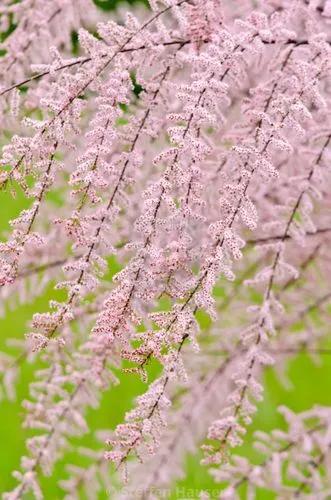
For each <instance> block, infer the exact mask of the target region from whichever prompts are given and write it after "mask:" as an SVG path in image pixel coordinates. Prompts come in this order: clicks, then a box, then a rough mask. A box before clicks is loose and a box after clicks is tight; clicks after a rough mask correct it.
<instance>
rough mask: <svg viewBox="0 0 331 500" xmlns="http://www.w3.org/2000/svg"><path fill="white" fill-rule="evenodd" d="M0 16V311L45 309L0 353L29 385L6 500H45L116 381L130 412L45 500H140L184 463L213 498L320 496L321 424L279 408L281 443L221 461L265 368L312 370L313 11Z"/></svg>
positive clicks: (330, 72) (263, 443)
mask: <svg viewBox="0 0 331 500" xmlns="http://www.w3.org/2000/svg"><path fill="white" fill-rule="evenodd" d="M2 3H3V5H2V6H0V28H1V31H2V32H6V31H7V30H8V29H9V27H10V26H11V23H13V22H14V23H15V29H13V30H9V31H10V33H9V34H8V36H6V37H4V42H3V43H2V49H3V51H4V55H3V56H2V57H1V58H0V70H1V73H2V76H1V81H0V83H1V87H0V103H1V104H0V111H1V114H2V117H1V134H2V141H1V144H2V149H1V157H0V165H1V170H0V184H1V187H2V188H3V189H7V190H11V191H12V192H13V194H15V193H16V192H17V191H20V192H23V194H24V196H25V200H26V207H25V209H24V210H23V211H22V212H21V213H20V214H18V215H17V217H16V218H15V219H13V220H11V221H10V228H11V229H10V231H9V232H8V234H6V238H5V239H4V238H3V239H2V241H1V242H0V287H1V288H0V293H1V299H2V302H3V304H5V306H4V311H7V309H8V308H7V306H6V304H9V305H10V307H11V309H12V308H13V307H14V306H15V305H17V304H18V303H21V302H31V301H33V299H34V298H36V297H37V296H39V295H41V294H43V292H44V291H45V289H46V288H47V287H49V284H50V283H55V285H54V286H55V289H56V290H59V291H60V292H57V294H56V297H62V299H56V300H55V299H52V300H51V301H50V303H49V309H48V310H47V311H46V312H39V311H38V310H36V311H35V314H34V315H33V317H32V318H31V322H30V323H29V329H28V330H27V332H26V339H25V342H24V343H22V344H21V345H20V347H19V348H20V349H21V350H20V352H18V353H17V354H16V357H15V354H14V355H13V356H11V355H9V354H8V353H2V354H1V355H0V368H1V373H2V375H1V383H2V386H3V389H4V394H5V395H7V396H9V397H14V385H15V381H16V380H17V379H19V376H20V374H19V367H20V365H21V363H22V362H25V361H28V362H31V363H36V362H37V361H38V362H39V363H40V360H42V362H43V367H44V368H43V369H42V370H40V369H38V370H36V373H35V380H34V381H33V382H32V383H31V385H30V399H29V400H26V401H24V402H23V406H24V411H25V416H24V427H26V428H29V429H34V430H35V431H36V432H35V434H34V435H33V436H32V437H30V438H29V439H28V441H27V453H26V456H24V457H22V460H21V464H20V469H19V470H18V471H15V472H14V476H15V478H16V479H17V486H16V487H15V489H14V490H13V491H11V492H8V493H6V494H5V495H4V498H5V499H7V500H14V499H19V498H23V497H24V496H25V495H26V494H28V493H29V492H32V494H33V495H34V496H35V497H36V498H38V499H39V498H47V492H43V491H42V487H41V483H40V477H41V476H42V475H44V474H45V475H49V474H51V473H52V469H53V466H54V465H55V463H56V462H57V460H59V459H60V458H61V457H62V456H63V454H64V453H65V452H66V450H67V449H68V447H69V446H70V447H72V446H73V444H72V442H71V440H70V439H71V437H72V436H76V439H75V443H76V442H79V439H78V438H79V436H82V435H84V434H86V433H87V432H88V431H89V426H88V422H87V420H86V415H87V412H88V410H89V408H90V407H93V408H95V411H97V408H98V405H99V402H100V399H101V398H102V396H103V394H104V393H105V392H106V391H109V390H110V389H111V387H112V386H113V385H114V384H117V383H120V380H121V378H122V376H125V377H128V378H130V377H136V376H140V377H141V379H142V380H143V382H144V383H145V387H146V390H145V393H143V394H141V395H140V396H139V397H138V398H137V400H136V401H135V404H134V407H133V409H131V410H130V411H128V412H127V413H126V415H125V418H124V420H123V422H122V423H120V424H119V425H118V426H117V427H116V429H115V430H114V429H113V430H109V431H107V432H106V433H105V435H104V433H100V432H99V433H98V437H99V438H100V439H101V441H102V443H103V444H102V447H101V448H99V447H97V450H86V449H82V448H81V447H79V445H77V450H76V451H77V453H82V454H83V455H85V456H86V457H88V459H89V461H90V466H89V467H86V468H84V467H78V466H74V465H69V466H68V476H67V477H66V478H60V481H59V485H60V486H61V488H62V489H63V490H64V491H65V493H64V495H66V496H65V498H79V495H80V493H82V492H83V493H85V494H86V495H87V497H88V498H98V494H99V492H100V491H110V490H111V491H112V492H113V494H114V498H115V497H116V498H117V497H118V498H129V496H128V495H129V494H128V491H131V490H132V491H133V492H134V491H137V490H138V487H139V485H140V486H141V483H142V482H143V483H144V484H145V486H144V492H143V493H142V494H141V495H140V496H139V498H141V499H147V498H150V499H151V498H156V497H155V495H154V494H153V489H155V488H156V489H157V488H166V487H169V486H171V485H172V484H173V481H174V480H175V479H176V478H177V477H178V476H180V475H181V474H182V471H183V467H184V458H185V455H186V453H187V452H188V451H190V452H192V451H194V450H195V451H196V449H197V447H199V446H200V445H201V444H202V450H203V459H202V464H203V465H204V466H207V467H209V468H210V471H211V474H212V476H213V478H214V479H215V481H216V482H220V483H221V484H222V485H225V486H224V487H223V486H222V488H221V496H220V498H229V499H235V498H239V495H240V493H239V492H238V491H239V490H240V487H241V486H242V485H243V484H246V485H247V489H248V490H247V491H249V494H250V495H251V496H249V498H253V495H255V493H256V492H257V491H258V489H259V488H265V489H267V490H270V491H272V492H274V493H275V494H276V495H277V496H278V498H296V497H300V498H301V497H302V498H303V497H304V495H306V494H309V493H311V494H312V495H314V496H315V495H316V496H317V498H329V495H331V475H330V470H328V467H327V463H328V462H329V460H330V456H331V440H330V430H331V409H330V408H328V407H323V408H322V407H315V408H312V409H307V411H305V412H302V413H300V414H297V415H296V414H294V413H293V412H292V411H291V410H290V409H287V408H284V407H282V408H281V410H280V411H281V412H282V414H283V415H284V417H285V419H286V421H287V424H288V429H287V431H277V430H275V431H273V432H271V433H270V434H268V435H265V434H263V433H259V434H258V435H257V446H258V447H259V450H260V451H262V453H263V454H264V455H265V459H264V461H263V462H261V463H259V464H258V465H256V464H253V463H250V462H249V460H248V459H246V458H243V457H241V456H239V455H236V454H235V453H234V452H233V451H232V449H233V448H235V447H237V446H239V445H241V444H242V443H243V442H244V441H245V433H246V429H247V426H248V425H249V424H250V423H251V422H252V420H253V418H254V414H255V412H256V403H257V402H258V401H260V400H261V399H263V373H264V370H265V367H266V366H269V365H274V367H275V369H276V370H281V371H282V370H283V368H284V366H285V365H286V362H287V360H288V359H291V358H293V357H295V356H296V355H297V354H298V353H300V352H306V353H307V354H309V355H312V356H318V355H323V354H328V353H329V354H330V352H328V349H327V348H326V347H325V346H326V343H327V336H328V321H327V310H326V309H325V306H326V305H327V303H328V301H330V299H331V289H330V283H329V280H328V276H329V277H330V272H331V266H330V264H331V261H330V256H329V252H328V245H329V244H330V235H331V217H330V213H331V212H330V210H331V196H330V188H331V183H330V160H331V148H330V146H331V121H330V112H329V105H330V96H331V94H330V93H331V85H330V84H331V80H330V76H331V30H330V17H331V3H330V2H329V1H326V2H320V1H315V0H314V1H312V0H268V1H262V0H261V1H260V0H259V1H253V0H252V1H250V0H241V1H238V2H232V1H230V0H207V1H205V2H202V1H200V0H178V1H176V0H162V1H156V0H153V1H151V2H150V11H149V12H148V10H147V9H144V8H137V9H136V10H135V11H133V12H128V13H126V15H125V16H123V13H122V12H121V11H119V12H117V13H116V14H113V15H112V16H110V15H108V16H107V15H106V14H101V13H99V12H98V11H97V9H96V7H95V6H94V4H93V2H92V1H90V0H79V1H76V0H55V1H54V0H52V1H50V0H48V1H46V2H45V1H44V0H43V1H40V0H21V2H18V3H13V2H12V1H10V0H4V1H3V2H2ZM73 32H74V33H76V32H77V33H78V47H79V53H78V54H77V55H76V54H74V55H73V53H72V47H71V40H72V33H73ZM52 195H53V196H57V197H59V198H60V203H59V204H58V205H57V206H56V209H54V207H55V205H54V202H52ZM0 196H1V193H0ZM115 267H116V270H118V268H120V270H119V271H118V272H115V271H114V268H115ZM110 274H111V275H112V278H111V279H110V278H109V275H110ZM220 290H221V293H219V292H220ZM312 311H313V312H315V313H316V311H318V313H319V314H318V321H316V314H315V316H314V315H312V314H311V313H312ZM206 315H208V316H209V317H210V318H211V320H208V321H207V320H206V317H207V316H206ZM298 324H299V330H300V331H299V332H298V331H295V332H294V331H293V330H294V328H293V326H295V325H296V330H298ZM151 364H152V365H153V366H157V367H158V370H157V373H158V375H157V376H156V377H154V378H153V377H151V374H150V371H151V370H150V366H151ZM38 366H40V364H39V365H38ZM118 370H122V372H123V375H122V376H121V377H120V379H119V378H118V376H117V375H116V374H118ZM114 407H116V401H114ZM119 472H121V473H122V475H121V474H120V475H119V477H120V478H123V481H126V482H128V484H129V487H130V488H131V490H128V489H124V490H123V491H121V488H118V482H119V479H118V477H117V475H118V473H119ZM135 485H136V488H135ZM153 495H154V496H153ZM130 498H131V496H130ZM132 498H137V496H134V494H132ZM201 498H208V494H207V493H206V492H201Z"/></svg>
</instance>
